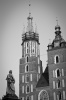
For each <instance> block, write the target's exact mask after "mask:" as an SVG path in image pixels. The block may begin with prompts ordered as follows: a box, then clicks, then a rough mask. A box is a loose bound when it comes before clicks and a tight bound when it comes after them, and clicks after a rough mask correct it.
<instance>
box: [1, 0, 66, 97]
mask: <svg viewBox="0 0 66 100" xmlns="http://www.w3.org/2000/svg"><path fill="white" fill-rule="evenodd" d="M28 4H29V0H0V98H1V97H2V96H3V95H5V93H6V86H7V82H6V80H5V79H6V76H7V74H8V72H9V70H10V69H11V70H13V75H14V78H15V80H16V83H15V89H16V94H17V95H18V96H19V59H20V58H21V57H22V47H21V43H22V39H21V35H22V32H23V25H25V27H27V17H28V15H29V6H28ZM31 15H32V17H33V25H34V28H35V23H36V25H37V30H38V33H39V41H40V58H41V60H42V62H43V69H45V67H46V64H47V62H46V61H47V45H48V43H49V39H50V40H51V42H52V40H53V39H54V37H55V33H54V32H55V26H56V24H57V22H56V17H57V18H58V23H59V25H60V26H61V31H62V36H63V38H64V39H65V40H66V0H31Z"/></svg>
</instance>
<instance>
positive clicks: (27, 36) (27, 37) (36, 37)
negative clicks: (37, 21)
mask: <svg viewBox="0 0 66 100" xmlns="http://www.w3.org/2000/svg"><path fill="white" fill-rule="evenodd" d="M27 40H35V41H37V42H38V43H39V34H37V33H34V32H26V33H24V34H22V44H23V43H24V41H27Z"/></svg>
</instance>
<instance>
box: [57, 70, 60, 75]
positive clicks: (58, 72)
mask: <svg viewBox="0 0 66 100" xmlns="http://www.w3.org/2000/svg"><path fill="white" fill-rule="evenodd" d="M59 76H60V70H59V69H58V70H57V77H59Z"/></svg>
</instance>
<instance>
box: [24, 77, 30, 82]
mask: <svg viewBox="0 0 66 100" xmlns="http://www.w3.org/2000/svg"><path fill="white" fill-rule="evenodd" d="M29 81H30V77H29V75H26V76H25V82H26V83H28V82H29Z"/></svg>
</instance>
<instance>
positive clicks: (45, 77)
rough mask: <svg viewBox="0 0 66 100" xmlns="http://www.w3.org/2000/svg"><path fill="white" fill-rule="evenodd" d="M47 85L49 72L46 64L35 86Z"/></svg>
mask: <svg viewBox="0 0 66 100" xmlns="http://www.w3.org/2000/svg"><path fill="white" fill-rule="evenodd" d="M45 86H49V73H48V66H47V67H46V69H45V71H44V73H42V75H41V77H40V79H39V81H38V83H37V85H36V87H37V88H38V87H45Z"/></svg>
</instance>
